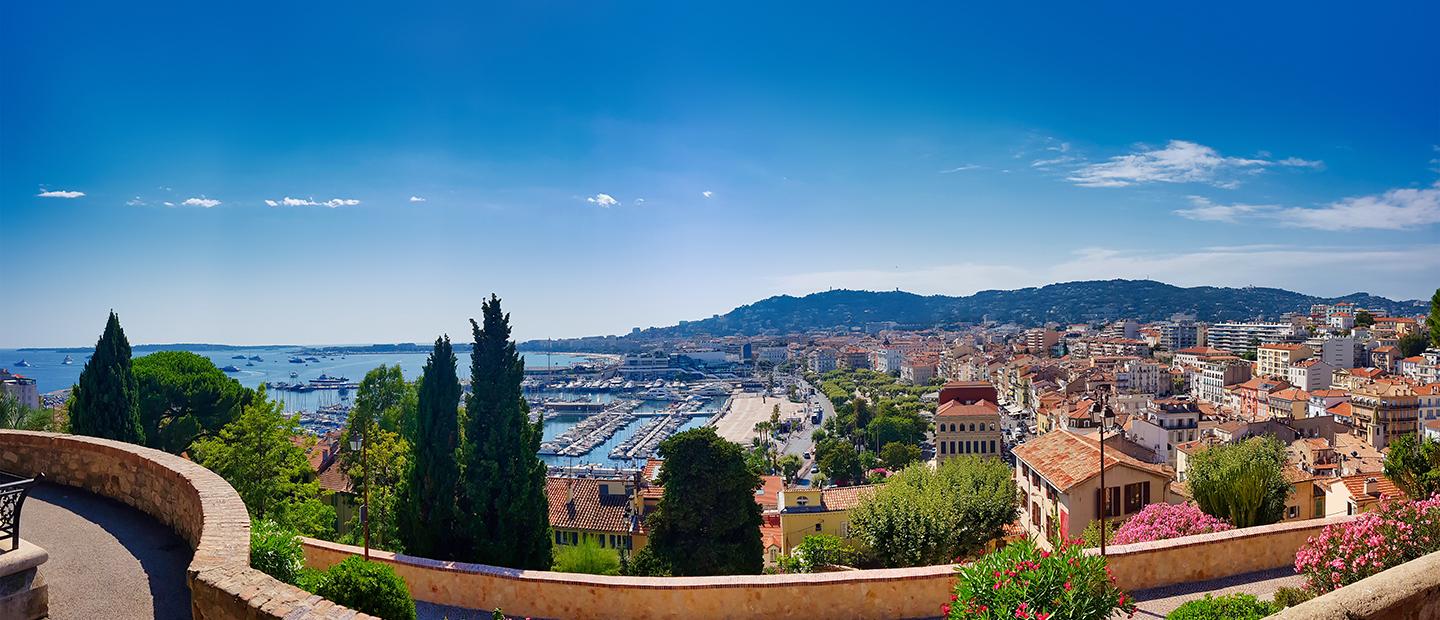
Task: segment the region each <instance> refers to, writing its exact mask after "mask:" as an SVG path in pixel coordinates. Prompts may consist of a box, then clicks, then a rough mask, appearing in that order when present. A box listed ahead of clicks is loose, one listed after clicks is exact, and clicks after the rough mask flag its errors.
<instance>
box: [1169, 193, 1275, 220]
mask: <svg viewBox="0 0 1440 620" xmlns="http://www.w3.org/2000/svg"><path fill="white" fill-rule="evenodd" d="M1188 198H1189V200H1190V204H1191V207H1190V208H1189V209H1176V210H1175V215H1178V216H1180V217H1183V218H1185V219H1190V220H1198V221H1201V222H1229V223H1231V224H1234V223H1236V222H1239V221H1240V218H1242V217H1245V216H1250V215H1257V214H1260V213H1268V212H1274V211H1275V210H1276V209H1278V208H1279V207H1276V206H1275V205H1249V204H1238V203H1236V204H1228V205H1227V204H1216V203H1214V202H1211V201H1210V199H1209V198H1206V197H1204V196H1189V197H1188Z"/></svg>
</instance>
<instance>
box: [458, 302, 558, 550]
mask: <svg viewBox="0 0 1440 620" xmlns="http://www.w3.org/2000/svg"><path fill="white" fill-rule="evenodd" d="M481 314H482V315H483V317H482V321H481V322H479V323H477V322H475V320H474V319H471V320H470V326H471V331H472V333H473V335H474V338H475V343H474V346H473V347H472V349H471V353H470V386H471V392H470V397H469V399H468V400H467V402H466V405H465V433H464V436H463V444H462V446H461V450H460V453H461V462H462V468H463V469H462V474H461V475H462V477H463V482H462V486H461V489H462V494H461V506H462V509H463V510H464V513H465V515H466V519H467V525H469V528H468V534H469V536H468V539H469V541H468V547H469V548H470V555H471V560H472V561H475V562H482V563H485V564H492V565H496V566H506V567H510V568H529V569H537V570H544V569H547V568H549V567H550V564H551V556H550V545H551V540H550V508H549V500H548V498H547V496H546V494H545V472H546V468H545V463H544V462H543V461H541V460H540V457H539V456H537V455H536V451H538V450H539V449H540V437H541V430H542V426H541V423H540V422H532V421H531V420H530V410H529V407H528V406H526V404H525V399H524V395H523V392H522V391H521V388H520V382H521V380H522V379H524V374H525V367H524V362H523V361H522V360H521V359H520V356H519V354H517V353H516V352H515V343H514V341H512V340H510V316H509V315H508V314H505V313H504V312H502V311H501V310H500V299H499V298H498V297H496V296H494V295H491V296H490V299H489V300H487V301H485V302H484V303H483V304H482V305H481Z"/></svg>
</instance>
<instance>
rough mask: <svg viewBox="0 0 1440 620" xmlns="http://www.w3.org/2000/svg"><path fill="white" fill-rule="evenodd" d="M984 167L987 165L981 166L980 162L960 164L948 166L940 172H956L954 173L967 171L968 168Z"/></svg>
mask: <svg viewBox="0 0 1440 620" xmlns="http://www.w3.org/2000/svg"><path fill="white" fill-rule="evenodd" d="M984 167H985V166H981V165H980V164H963V165H960V166H956V167H954V168H948V169H946V170H941V171H940V174H954V173H956V172H965V171H966V170H979V169H980V168H984Z"/></svg>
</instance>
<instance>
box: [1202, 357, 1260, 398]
mask: <svg viewBox="0 0 1440 620" xmlns="http://www.w3.org/2000/svg"><path fill="white" fill-rule="evenodd" d="M1252 368H1253V367H1252V366H1251V365H1250V362H1247V361H1245V360H1242V359H1239V358H1236V357H1234V356H1230V357H1229V358H1228V359H1220V360H1216V361H1213V362H1206V363H1204V364H1202V365H1201V366H1200V369H1201V370H1200V377H1199V380H1198V386H1197V388H1196V390H1195V393H1196V395H1197V396H1198V397H1199V398H1200V400H1203V401H1206V402H1211V403H1216V404H1222V403H1224V402H1226V401H1227V400H1228V399H1229V397H1228V395H1227V394H1226V392H1225V386H1227V385H1236V384H1239V383H1244V382H1246V381H1249V380H1250V377H1251V373H1252Z"/></svg>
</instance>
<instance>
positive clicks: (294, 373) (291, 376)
mask: <svg viewBox="0 0 1440 620" xmlns="http://www.w3.org/2000/svg"><path fill="white" fill-rule="evenodd" d="M298 376H300V373H298V372H295V371H293V370H292V371H290V378H291V379H294V378H295V377H298Z"/></svg>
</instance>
